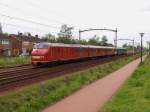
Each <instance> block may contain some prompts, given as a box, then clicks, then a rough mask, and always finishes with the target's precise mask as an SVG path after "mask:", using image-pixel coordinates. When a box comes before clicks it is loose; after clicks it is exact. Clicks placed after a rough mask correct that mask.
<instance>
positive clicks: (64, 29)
mask: <svg viewBox="0 0 150 112" xmlns="http://www.w3.org/2000/svg"><path fill="white" fill-rule="evenodd" d="M72 30H73V27H68V26H67V25H66V24H64V25H62V26H61V29H60V32H59V33H58V37H66V38H71V37H72Z"/></svg>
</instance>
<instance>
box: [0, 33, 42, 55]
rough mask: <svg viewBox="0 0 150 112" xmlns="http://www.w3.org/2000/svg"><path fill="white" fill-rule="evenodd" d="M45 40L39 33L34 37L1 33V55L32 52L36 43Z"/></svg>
mask: <svg viewBox="0 0 150 112" xmlns="http://www.w3.org/2000/svg"><path fill="white" fill-rule="evenodd" d="M43 41H44V40H43V39H40V38H38V35H36V36H35V37H34V36H31V35H28V36H25V35H22V34H18V35H16V34H11V35H9V36H8V35H5V34H0V55H7V56H11V55H12V56H18V55H20V54H21V53H27V54H31V51H32V49H33V46H34V44H35V43H38V42H43Z"/></svg>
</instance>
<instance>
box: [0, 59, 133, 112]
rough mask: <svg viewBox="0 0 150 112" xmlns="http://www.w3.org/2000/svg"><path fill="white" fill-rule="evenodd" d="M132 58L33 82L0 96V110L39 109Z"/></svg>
mask: <svg viewBox="0 0 150 112" xmlns="http://www.w3.org/2000/svg"><path fill="white" fill-rule="evenodd" d="M133 59H134V58H133V57H128V58H125V59H119V60H117V61H114V62H112V63H109V64H104V65H101V66H98V67H95V68H92V69H88V70H85V71H81V72H77V73H74V74H72V75H69V76H68V75H66V76H62V77H59V78H55V79H53V80H48V81H45V82H43V83H40V84H34V85H32V86H29V87H25V88H24V89H23V90H21V91H17V92H14V93H11V94H9V95H7V96H0V111H1V112H38V111H41V110H42V109H43V108H45V107H47V106H49V105H52V104H54V103H56V102H57V101H59V100H61V99H63V98H64V97H66V96H68V95H70V94H71V93H73V92H75V91H77V90H79V89H80V88H82V87H84V86H86V85H88V84H90V83H92V82H93V81H95V80H97V79H100V78H102V77H104V76H106V75H107V74H109V73H111V72H113V71H115V70H117V69H119V68H120V67H122V66H123V65H125V64H127V63H128V62H130V61H132V60H133Z"/></svg>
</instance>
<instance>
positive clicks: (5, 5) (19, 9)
mask: <svg viewBox="0 0 150 112" xmlns="http://www.w3.org/2000/svg"><path fill="white" fill-rule="evenodd" d="M0 6H2V7H7V8H9V9H13V10H16V11H18V12H21V13H23V12H25V13H27V14H28V13H29V12H26V11H25V10H22V9H21V8H17V7H12V6H11V7H10V6H9V5H7V4H4V3H0ZM38 18H41V17H39V16H38ZM42 18H43V17H42ZM43 19H45V20H50V19H48V18H43ZM51 21H53V22H55V23H58V24H66V23H63V22H60V21H58V20H51Z"/></svg>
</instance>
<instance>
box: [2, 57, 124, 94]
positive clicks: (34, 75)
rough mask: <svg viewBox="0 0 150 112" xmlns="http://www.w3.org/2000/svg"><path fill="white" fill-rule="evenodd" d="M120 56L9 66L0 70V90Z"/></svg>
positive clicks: (81, 68)
mask: <svg viewBox="0 0 150 112" xmlns="http://www.w3.org/2000/svg"><path fill="white" fill-rule="evenodd" d="M121 57H122V56H120V57H119V56H116V57H109V58H98V59H94V60H87V61H83V62H75V63H69V64H62V65H57V66H52V67H50V68H49V67H45V68H34V67H32V66H26V67H21V68H20V67H17V68H10V69H7V70H1V71H0V92H5V91H8V90H14V89H15V88H18V87H21V86H26V85H29V84H33V83H36V82H39V81H43V80H47V79H50V78H54V77H58V76H61V75H65V74H68V73H73V72H77V71H81V70H84V69H87V68H90V67H94V66H96V65H100V64H104V63H108V62H112V61H114V60H117V59H118V58H121Z"/></svg>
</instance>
